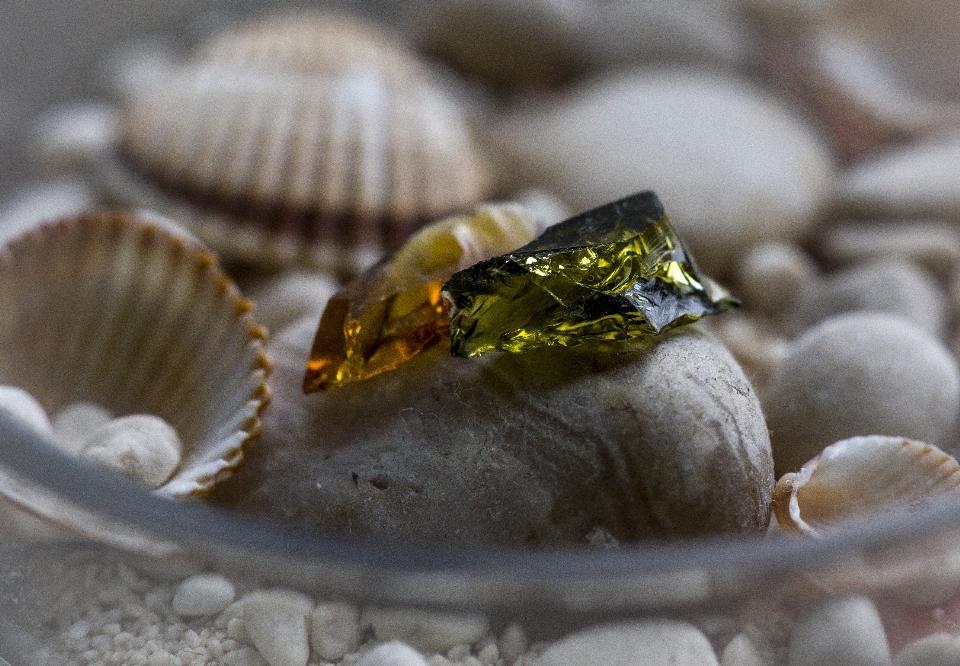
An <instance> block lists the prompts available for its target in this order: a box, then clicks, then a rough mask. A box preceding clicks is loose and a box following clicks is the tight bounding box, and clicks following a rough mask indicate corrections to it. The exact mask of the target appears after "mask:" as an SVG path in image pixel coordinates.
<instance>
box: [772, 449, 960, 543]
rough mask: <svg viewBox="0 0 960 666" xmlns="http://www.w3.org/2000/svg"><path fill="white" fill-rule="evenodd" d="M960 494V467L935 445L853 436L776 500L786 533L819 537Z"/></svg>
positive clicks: (789, 482) (788, 481)
mask: <svg viewBox="0 0 960 666" xmlns="http://www.w3.org/2000/svg"><path fill="white" fill-rule="evenodd" d="M957 492H960V464H958V463H957V461H956V460H955V459H954V458H953V457H952V456H950V455H949V454H947V453H945V452H943V451H941V450H940V449H939V448H937V447H936V446H932V445H930V444H925V443H923V442H917V441H914V440H909V439H904V438H901V437H883V436H879V435H872V436H867V437H851V438H850V439H845V440H842V441H840V442H837V443H836V444H832V445H830V446H828V447H826V448H825V449H824V450H823V452H822V453H821V454H820V455H818V456H817V457H816V458H814V459H813V460H811V461H810V462H808V463H807V464H806V465H804V466H803V467H802V468H801V469H800V471H799V472H796V473H790V474H785V475H784V476H783V477H781V479H780V480H779V481H778V482H777V485H776V488H775V490H774V495H773V506H774V512H775V513H776V517H777V522H778V523H779V524H780V527H781V528H783V530H784V531H786V532H802V533H807V534H817V533H818V532H819V531H822V530H824V529H829V528H831V527H834V526H836V525H838V524H840V523H842V522H843V521H845V520H850V519H853V518H865V517H870V516H873V515H876V514H879V513H884V512H891V511H903V510H909V509H911V508H914V507H916V506H918V505H921V504H923V503H926V502H929V501H931V500H933V499H935V498H937V497H939V496H942V495H944V494H947V493H957Z"/></svg>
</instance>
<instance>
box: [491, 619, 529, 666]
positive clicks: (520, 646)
mask: <svg viewBox="0 0 960 666" xmlns="http://www.w3.org/2000/svg"><path fill="white" fill-rule="evenodd" d="M527 646H528V643H527V634H526V632H524V630H523V627H521V626H520V625H519V624H517V623H516V622H511V623H510V624H508V625H507V626H506V627H504V629H503V631H501V632H500V638H498V639H497V647H498V648H499V649H500V656H502V657H503V659H504V661H506V662H507V663H508V664H511V663H513V662H514V661H516V660H517V659H519V658H520V655H522V654H523V653H524V652H526V651H527Z"/></svg>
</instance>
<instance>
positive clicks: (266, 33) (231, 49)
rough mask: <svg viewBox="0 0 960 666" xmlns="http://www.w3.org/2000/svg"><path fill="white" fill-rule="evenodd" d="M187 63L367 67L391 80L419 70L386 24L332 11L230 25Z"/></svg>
mask: <svg viewBox="0 0 960 666" xmlns="http://www.w3.org/2000/svg"><path fill="white" fill-rule="evenodd" d="M192 60H193V62H197V63H206V64H221V65H224V64H245V65H250V66H262V67H264V68H269V69H274V70H276V69H282V70H284V71H291V72H301V73H304V74H323V73H327V74H331V73H338V72H342V71H343V70H344V69H345V68H347V69H351V68H352V69H361V68H369V69H374V70H376V71H379V72H381V73H384V74H386V75H388V76H391V77H394V76H404V74H405V73H407V72H410V71H413V70H417V69H422V68H421V66H420V63H419V61H418V60H417V58H416V56H415V55H414V53H413V51H412V50H411V49H410V48H409V47H408V46H407V45H406V44H405V43H404V42H403V40H401V39H400V37H399V36H398V35H395V34H394V33H393V32H391V31H390V30H389V29H388V28H387V27H386V26H380V25H375V24H372V23H367V22H364V21H360V20H358V19H357V18H356V17H353V16H348V15H345V14H341V13H337V12H335V11H308V10H302V11H295V12H289V13H278V14H268V15H266V16H262V17H259V18H256V19H252V20H249V21H246V22H243V23H239V24H236V25H233V26H231V27H228V28H227V29H225V30H224V31H223V32H221V33H219V34H217V35H214V36H212V37H210V38H209V39H208V40H207V41H206V42H204V43H203V44H201V45H200V47H199V48H198V49H197V52H196V53H195V54H194V56H193V58H192Z"/></svg>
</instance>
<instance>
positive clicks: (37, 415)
mask: <svg viewBox="0 0 960 666" xmlns="http://www.w3.org/2000/svg"><path fill="white" fill-rule="evenodd" d="M0 409H2V410H3V411H5V412H8V413H10V414H13V415H14V416H16V417H17V418H18V419H19V420H20V422H21V423H23V424H24V425H26V426H29V427H31V428H33V429H34V430H35V431H37V432H40V433H43V434H44V435H52V434H53V427H52V426H51V424H50V419H49V418H48V417H47V412H46V410H45V409H44V408H43V405H41V404H40V403H39V401H37V399H36V398H34V397H33V396H32V395H30V394H29V393H28V392H27V391H25V390H24V389H22V388H20V387H18V386H2V385H0Z"/></svg>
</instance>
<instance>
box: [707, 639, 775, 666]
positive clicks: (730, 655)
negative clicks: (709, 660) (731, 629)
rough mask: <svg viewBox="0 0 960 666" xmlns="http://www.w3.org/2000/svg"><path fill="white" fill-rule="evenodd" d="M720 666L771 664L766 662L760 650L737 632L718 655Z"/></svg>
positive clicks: (764, 665)
mask: <svg viewBox="0 0 960 666" xmlns="http://www.w3.org/2000/svg"><path fill="white" fill-rule="evenodd" d="M720 666H772V664H769V663H767V662H766V661H765V660H764V659H763V657H761V656H760V652H759V651H758V650H757V648H756V647H754V645H753V641H751V640H750V639H749V638H748V637H747V636H746V635H745V634H737V635H736V636H734V637H733V639H732V640H731V641H730V642H729V643H727V647H725V648H724V649H723V655H722V656H721V657H720Z"/></svg>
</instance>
